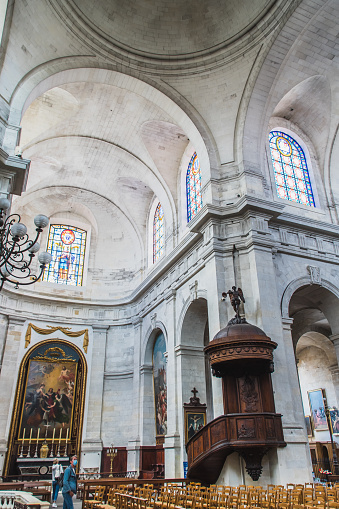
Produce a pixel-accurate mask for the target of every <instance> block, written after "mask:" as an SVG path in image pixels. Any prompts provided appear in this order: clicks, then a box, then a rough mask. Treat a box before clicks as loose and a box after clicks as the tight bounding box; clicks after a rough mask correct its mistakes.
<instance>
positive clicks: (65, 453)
mask: <svg viewBox="0 0 339 509" xmlns="http://www.w3.org/2000/svg"><path fill="white" fill-rule="evenodd" d="M68 432H69V428H67V433H66V445H65V452H64V457H66V456H67V442H68Z"/></svg>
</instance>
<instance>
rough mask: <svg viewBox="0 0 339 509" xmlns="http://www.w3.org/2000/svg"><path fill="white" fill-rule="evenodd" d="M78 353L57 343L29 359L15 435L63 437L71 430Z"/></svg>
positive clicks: (38, 351)
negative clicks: (17, 433) (18, 425)
mask: <svg viewBox="0 0 339 509" xmlns="http://www.w3.org/2000/svg"><path fill="white" fill-rule="evenodd" d="M78 360H79V359H78V356H77V354H76V352H75V351H74V350H73V349H72V348H68V347H67V346H65V345H60V344H58V343H55V344H52V345H51V344H49V345H48V347H45V348H43V347H41V348H39V349H38V350H35V351H34V353H33V354H32V357H31V358H30V359H29V363H28V371H27V379H26V388H25V393H24V399H23V405H22V411H21V425H20V434H19V437H20V439H22V438H23V437H25V438H26V439H29V437H30V436H31V437H32V439H34V438H37V437H39V438H40V439H43V438H47V439H51V438H53V437H55V439H56V440H58V439H60V438H61V439H67V438H69V437H70V434H71V425H72V414H73V399H74V393H75V388H76V379H77V366H78Z"/></svg>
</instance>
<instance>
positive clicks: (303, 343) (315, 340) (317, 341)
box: [296, 332, 337, 365]
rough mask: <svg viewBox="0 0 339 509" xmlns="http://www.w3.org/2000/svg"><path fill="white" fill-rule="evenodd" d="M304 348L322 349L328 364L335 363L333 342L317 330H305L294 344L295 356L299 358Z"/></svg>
mask: <svg viewBox="0 0 339 509" xmlns="http://www.w3.org/2000/svg"><path fill="white" fill-rule="evenodd" d="M306 348H319V349H322V350H323V351H324V352H325V354H326V356H327V358H328V361H329V363H330V365H335V364H337V356H336V353H335V348H334V346H333V343H332V342H331V341H330V340H329V339H328V338H327V337H326V336H324V335H323V334H320V333H318V332H307V333H306V334H303V335H302V336H301V338H300V339H299V341H298V343H297V346H296V356H297V358H299V356H300V355H301V354H302V353H303V351H304V350H305V349H306Z"/></svg>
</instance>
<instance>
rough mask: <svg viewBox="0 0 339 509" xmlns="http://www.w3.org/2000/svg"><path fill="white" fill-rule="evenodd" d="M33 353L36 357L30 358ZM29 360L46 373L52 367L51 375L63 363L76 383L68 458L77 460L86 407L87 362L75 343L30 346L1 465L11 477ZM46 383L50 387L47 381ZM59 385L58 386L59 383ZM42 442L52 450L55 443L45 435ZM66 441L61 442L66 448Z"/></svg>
mask: <svg viewBox="0 0 339 509" xmlns="http://www.w3.org/2000/svg"><path fill="white" fill-rule="evenodd" d="M72 352H73V357H72ZM35 353H36V357H33V355H34V354H35ZM74 353H75V357H74ZM31 361H35V362H36V363H37V364H38V363H42V364H41V368H43V367H45V369H46V366H47V370H48V373H50V371H49V369H50V368H49V366H51V370H52V372H53V371H54V370H55V369H58V365H60V369H61V365H64V364H65V365H66V366H67V368H68V373H70V372H71V373H73V374H74V381H75V383H74V385H73V387H74V392H73V403H72V408H71V417H70V419H71V421H70V422H71V426H70V427H69V428H68V431H69V433H68V432H67V437H69V442H68V453H69V455H71V454H77V456H78V457H80V451H81V441H82V429H83V418H84V408H85V391H86V382H87V371H88V367H87V361H86V359H85V356H84V354H83V352H82V351H81V349H80V348H79V347H78V346H77V345H75V344H74V343H71V342H70V341H67V340H65V339H60V338H50V339H46V340H44V341H40V342H38V343H36V344H35V345H33V346H32V347H31V348H30V349H29V350H28V351H27V352H26V353H25V355H24V357H23V359H22V361H21V363H20V367H19V374H18V380H17V387H16V392H15V399H14V406H13V413H12V420H11V429H10V434H9V438H8V449H7V455H6V460H5V465H4V475H10V474H11V473H12V474H13V468H14V465H15V464H14V461H15V459H16V458H17V456H18V455H19V454H18V451H17V449H18V446H19V443H21V444H22V437H21V435H20V428H22V426H24V424H23V415H24V406H25V402H26V393H27V382H28V377H29V369H30V362H31ZM74 362H76V363H77V364H76V367H74V368H73V369H72V367H71V366H73V365H74ZM70 363H71V364H70ZM44 377H45V375H43V376H42V380H43V381H44ZM47 378H48V377H47ZM49 380H50V379H48V381H49ZM58 380H59V379H58ZM39 383H41V382H39ZM49 383H50V384H51V382H50V381H49ZM59 384H60V385H61V382H59ZM46 391H47V389H46ZM42 422H43V421H42ZM30 426H33V427H34V426H35V424H30ZM61 429H62V428H61ZM21 431H22V430H21ZM19 438H20V441H19ZM63 438H64V440H65V438H66V437H65V436H64V437H63ZM45 441H47V444H48V445H49V448H52V447H53V444H54V441H53V439H52V438H51V436H49V437H48V435H46V436H45ZM66 442H67V439H66ZM66 442H64V444H65V445H66Z"/></svg>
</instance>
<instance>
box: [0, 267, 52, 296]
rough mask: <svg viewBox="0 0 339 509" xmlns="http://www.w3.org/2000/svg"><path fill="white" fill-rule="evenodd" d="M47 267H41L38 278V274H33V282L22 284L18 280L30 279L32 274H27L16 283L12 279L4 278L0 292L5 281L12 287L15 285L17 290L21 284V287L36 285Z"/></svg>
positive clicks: (16, 280)
mask: <svg viewBox="0 0 339 509" xmlns="http://www.w3.org/2000/svg"><path fill="white" fill-rule="evenodd" d="M45 267H46V265H40V274H39V275H38V276H37V275H36V274H33V275H32V276H31V281H28V282H27V283H22V282H21V281H18V280H19V279H25V278H27V277H29V276H30V273H31V272H30V273H29V274H27V275H26V276H25V277H23V278H19V277H17V278H16V279H15V280H14V281H12V280H11V279H7V278H4V277H2V282H1V286H0V290H1V288H2V286H3V284H4V281H7V282H8V283H11V284H12V285H15V288H16V289H18V288H19V286H18V285H19V284H20V286H27V285H32V284H33V283H36V282H37V281H38V280H39V279H40V278H41V276H42V273H43V271H44V269H45Z"/></svg>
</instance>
